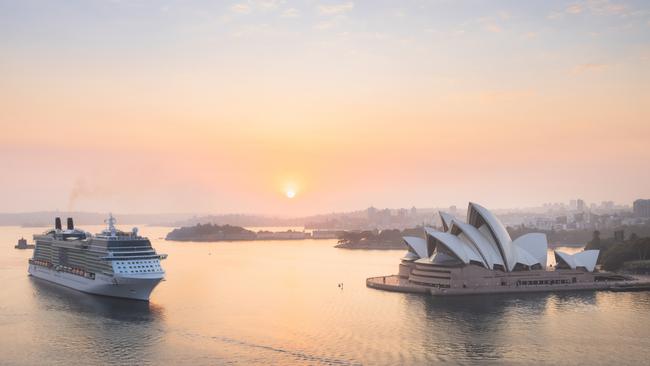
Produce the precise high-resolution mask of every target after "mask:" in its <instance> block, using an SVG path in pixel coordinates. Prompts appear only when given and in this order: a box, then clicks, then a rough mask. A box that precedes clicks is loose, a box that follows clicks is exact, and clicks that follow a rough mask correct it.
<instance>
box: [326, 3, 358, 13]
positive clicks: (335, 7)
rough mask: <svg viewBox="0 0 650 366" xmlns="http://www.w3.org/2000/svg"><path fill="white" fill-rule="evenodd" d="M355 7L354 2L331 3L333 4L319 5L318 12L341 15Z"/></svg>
mask: <svg viewBox="0 0 650 366" xmlns="http://www.w3.org/2000/svg"><path fill="white" fill-rule="evenodd" d="M353 8H354V3H353V2H347V3H341V4H331V5H318V13H319V14H320V15H340V14H345V13H347V12H349V11H350V10H352V9H353Z"/></svg>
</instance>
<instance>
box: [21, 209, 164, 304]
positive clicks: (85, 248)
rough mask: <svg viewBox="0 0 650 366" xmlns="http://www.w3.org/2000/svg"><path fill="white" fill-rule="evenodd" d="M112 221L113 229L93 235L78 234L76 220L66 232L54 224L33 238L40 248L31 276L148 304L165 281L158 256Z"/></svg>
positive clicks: (146, 241) (135, 233)
mask: <svg viewBox="0 0 650 366" xmlns="http://www.w3.org/2000/svg"><path fill="white" fill-rule="evenodd" d="M115 222H116V220H115V218H114V217H113V216H112V215H109V218H108V219H107V220H106V223H107V225H108V227H107V228H106V229H105V230H103V231H102V232H101V233H98V234H95V235H92V234H91V233H88V232H85V231H83V230H79V229H76V228H75V227H74V222H73V220H72V218H68V220H67V227H66V229H65V230H64V229H63V228H62V227H61V219H60V218H59V217H57V218H56V219H55V225H54V229H53V230H48V231H46V232H45V233H43V234H40V235H34V242H35V244H36V248H35V249H34V255H33V257H32V258H31V259H30V260H29V274H30V275H32V276H34V277H37V278H40V279H43V280H47V281H50V282H54V283H57V284H59V285H63V286H66V287H70V288H73V289H75V290H78V291H82V292H86V293H90V294H96V295H104V296H112V297H120V298H127V299H134V300H144V301H149V296H150V295H151V292H152V291H153V289H154V288H155V287H156V286H157V285H158V283H160V281H162V280H163V279H164V277H165V271H164V270H163V268H162V267H161V265H160V261H161V260H162V259H165V258H167V255H166V254H158V253H156V250H155V249H154V248H153V247H152V246H151V242H150V241H149V239H147V238H146V237H143V236H140V235H139V234H138V229H137V228H133V230H131V231H130V232H124V231H120V230H118V229H116V227H115Z"/></svg>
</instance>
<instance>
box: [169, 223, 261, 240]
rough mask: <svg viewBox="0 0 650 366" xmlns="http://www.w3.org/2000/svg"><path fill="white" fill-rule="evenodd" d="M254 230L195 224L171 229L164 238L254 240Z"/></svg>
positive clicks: (255, 236)
mask: <svg viewBox="0 0 650 366" xmlns="http://www.w3.org/2000/svg"><path fill="white" fill-rule="evenodd" d="M256 238H257V235H256V234H255V232H253V231H250V230H247V229H244V228H243V227H240V226H231V225H216V224H196V225H195V226H185V227H180V228H177V229H174V230H172V231H171V232H170V233H169V234H167V237H166V238H165V240H173V241H224V240H255V239H256Z"/></svg>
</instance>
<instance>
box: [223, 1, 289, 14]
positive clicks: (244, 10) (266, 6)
mask: <svg viewBox="0 0 650 366" xmlns="http://www.w3.org/2000/svg"><path fill="white" fill-rule="evenodd" d="M284 2H285V0H248V1H246V2H242V3H237V4H233V5H231V6H230V10H231V11H232V12H233V13H237V14H250V13H252V12H253V11H260V10H261V11H267V10H274V9H277V8H279V7H280V6H281V5H282V4H284Z"/></svg>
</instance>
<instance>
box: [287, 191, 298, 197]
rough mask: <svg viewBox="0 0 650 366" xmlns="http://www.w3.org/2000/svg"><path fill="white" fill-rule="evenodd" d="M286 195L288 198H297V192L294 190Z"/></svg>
mask: <svg viewBox="0 0 650 366" xmlns="http://www.w3.org/2000/svg"><path fill="white" fill-rule="evenodd" d="M286 195H287V198H294V197H296V191H294V190H293V189H289V190H287V192H286Z"/></svg>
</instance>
